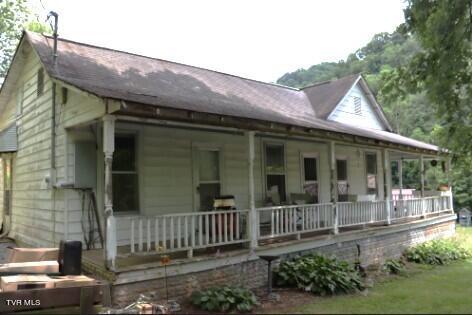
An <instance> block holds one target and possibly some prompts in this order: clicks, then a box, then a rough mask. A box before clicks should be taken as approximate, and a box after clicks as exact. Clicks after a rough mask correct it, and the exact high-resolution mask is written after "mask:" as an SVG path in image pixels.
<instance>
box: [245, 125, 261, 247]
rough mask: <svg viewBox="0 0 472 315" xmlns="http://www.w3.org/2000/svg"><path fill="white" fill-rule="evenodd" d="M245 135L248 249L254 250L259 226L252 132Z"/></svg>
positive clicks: (253, 134)
mask: <svg viewBox="0 0 472 315" xmlns="http://www.w3.org/2000/svg"><path fill="white" fill-rule="evenodd" d="M246 135H247V146H248V189H249V191H248V193H249V220H248V232H249V239H250V248H251V249H255V248H256V247H257V239H258V236H259V233H258V231H259V225H258V220H257V215H258V213H257V209H256V203H255V197H254V136H255V132H254V131H248V132H247V133H246Z"/></svg>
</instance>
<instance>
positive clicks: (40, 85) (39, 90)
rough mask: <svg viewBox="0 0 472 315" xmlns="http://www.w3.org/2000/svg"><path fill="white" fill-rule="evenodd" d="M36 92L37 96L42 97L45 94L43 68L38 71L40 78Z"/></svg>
mask: <svg viewBox="0 0 472 315" xmlns="http://www.w3.org/2000/svg"><path fill="white" fill-rule="evenodd" d="M36 88H37V89H36V92H37V96H41V95H42V94H43V92H44V70H43V68H41V69H39V70H38V77H37V78H36Z"/></svg>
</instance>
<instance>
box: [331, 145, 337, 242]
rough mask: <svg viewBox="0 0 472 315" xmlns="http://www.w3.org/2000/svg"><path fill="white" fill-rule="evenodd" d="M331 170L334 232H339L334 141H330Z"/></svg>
mask: <svg viewBox="0 0 472 315" xmlns="http://www.w3.org/2000/svg"><path fill="white" fill-rule="evenodd" d="M329 170H330V182H331V183H330V184H331V189H330V193H331V203H332V207H333V211H332V215H333V222H334V224H333V233H334V234H338V233H339V213H338V207H337V205H336V202H337V200H338V197H337V194H338V187H337V184H336V183H337V175H336V147H335V143H334V141H330V142H329Z"/></svg>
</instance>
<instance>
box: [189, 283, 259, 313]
mask: <svg viewBox="0 0 472 315" xmlns="http://www.w3.org/2000/svg"><path fill="white" fill-rule="evenodd" d="M192 303H193V304H194V305H196V306H198V307H199V308H201V309H202V310H205V311H220V312H226V311H230V310H235V309H236V310H238V311H240V312H249V311H251V310H252V308H253V306H254V305H256V304H257V298H256V296H255V295H254V293H252V292H251V291H250V290H247V289H244V288H237V287H229V286H224V287H215V288H210V289H207V290H204V291H199V292H194V293H193V294H192Z"/></svg>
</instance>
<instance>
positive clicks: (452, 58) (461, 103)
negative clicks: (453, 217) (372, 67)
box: [391, 0, 472, 158]
mask: <svg viewBox="0 0 472 315" xmlns="http://www.w3.org/2000/svg"><path fill="white" fill-rule="evenodd" d="M471 12H472V1H470V0H432V1H430V0H409V1H408V6H407V8H406V10H405V18H406V23H405V27H404V28H405V29H406V31H408V32H410V33H412V34H414V35H415V36H416V37H417V38H418V40H419V42H420V44H421V46H422V50H421V51H420V52H417V53H416V54H415V55H414V56H413V58H412V59H411V61H410V62H409V63H408V64H407V65H406V66H404V67H400V68H399V69H397V71H396V73H395V75H394V76H393V77H392V79H391V83H392V84H391V87H392V88H393V90H395V91H396V92H400V95H404V94H407V93H412V92H413V93H415V92H418V91H425V93H426V95H427V97H428V100H429V101H430V103H431V105H432V106H433V107H434V110H435V113H436V115H437V117H439V118H440V119H441V126H442V127H443V128H444V131H443V133H444V135H445V137H444V138H443V140H444V142H445V143H447V144H448V147H449V148H451V149H454V151H455V152H456V153H457V154H460V155H463V156H464V157H466V158H471V157H472V143H471V142H470V141H463V140H464V139H470V138H471V137H472V106H471V105H470V104H471V102H472V85H471V84H470V82H472V64H471V62H470V60H471V58H472V45H471V44H472V19H471Z"/></svg>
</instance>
